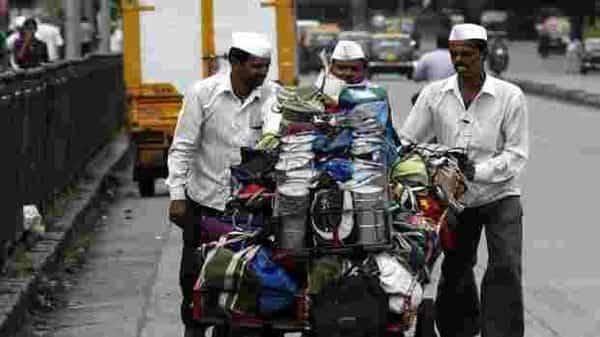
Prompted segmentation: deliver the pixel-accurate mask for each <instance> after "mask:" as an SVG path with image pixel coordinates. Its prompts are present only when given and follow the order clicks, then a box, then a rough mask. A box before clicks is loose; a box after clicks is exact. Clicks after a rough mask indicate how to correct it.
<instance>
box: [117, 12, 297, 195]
mask: <svg viewBox="0 0 600 337" xmlns="http://www.w3.org/2000/svg"><path fill="white" fill-rule="evenodd" d="M121 10H122V16H123V58H124V60H123V61H124V69H123V70H124V78H125V82H126V85H127V95H128V128H129V132H130V134H131V139H132V141H133V142H134V144H135V149H136V160H135V165H134V172H133V177H134V180H135V181H137V183H138V187H139V192H140V194H141V195H142V196H152V195H154V192H155V180H156V179H157V178H165V177H167V175H168V169H167V154H168V149H169V146H170V145H171V141H172V139H173V131H174V128H175V125H176V122H177V116H178V114H179V111H180V109H181V105H182V98H183V95H182V94H183V92H184V91H185V90H186V88H187V87H189V86H190V85H192V83H193V82H194V81H196V80H198V79H200V78H202V77H207V76H210V75H212V74H214V73H215V72H217V71H226V70H227V64H226V62H224V58H223V55H225V54H226V53H227V50H228V48H229V45H230V44H231V33H232V32H234V31H255V32H261V33H264V34H266V35H267V36H269V37H270V38H271V40H272V43H273V45H274V46H276V50H277V52H276V53H274V55H273V62H272V66H271V70H270V74H269V77H270V78H271V79H273V80H278V81H280V82H281V83H283V84H293V83H295V82H296V76H297V70H296V26H295V22H296V19H295V5H294V1H293V0H271V1H267V0H264V1H260V2H257V1H239V0H218V1H217V0H195V1H178V2H177V4H175V3H174V2H173V1H172V0H121ZM181 13H186V15H181ZM197 27H200V29H197ZM219 63H222V64H221V66H220V67H219Z"/></svg>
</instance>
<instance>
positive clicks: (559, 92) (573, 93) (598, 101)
mask: <svg viewBox="0 0 600 337" xmlns="http://www.w3.org/2000/svg"><path fill="white" fill-rule="evenodd" d="M504 79H505V80H506V81H508V82H511V83H514V84H516V85H518V86H519V87H521V89H522V90H523V91H524V92H527V93H530V94H534V95H539V96H544V97H549V98H553V99H559V100H562V101H566V102H569V103H575V104H581V105H587V106H591V107H593V108H600V94H594V93H591V92H588V91H584V90H576V89H565V88H561V87H558V86H556V85H554V84H548V83H540V82H535V81H531V80H523V79H517V78H510V77H505V78H504Z"/></svg>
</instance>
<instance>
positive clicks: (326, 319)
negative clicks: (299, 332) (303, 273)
mask: <svg viewBox="0 0 600 337" xmlns="http://www.w3.org/2000/svg"><path fill="white" fill-rule="evenodd" d="M310 310H311V315H310V317H311V321H312V326H313V327H314V332H315V337H338V336H339V337H342V336H343V337H353V336H356V337H365V336H369V337H380V336H384V335H385V333H386V326H387V318H388V313H389V309H388V297H387V295H386V294H385V293H384V292H383V290H382V289H381V287H380V285H379V279H378V277H377V276H375V275H373V274H369V273H366V272H364V271H362V270H360V269H359V271H358V272H356V273H353V274H350V275H348V274H346V275H345V276H342V277H341V278H339V279H338V280H336V281H333V282H330V283H329V284H328V285H326V286H325V287H324V288H323V289H322V290H321V292H320V293H319V294H318V295H317V296H314V298H313V301H312V305H311V308H310Z"/></svg>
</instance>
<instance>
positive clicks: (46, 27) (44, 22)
mask: <svg viewBox="0 0 600 337" xmlns="http://www.w3.org/2000/svg"><path fill="white" fill-rule="evenodd" d="M37 23H38V29H37V32H36V34H35V36H36V37H37V38H38V39H40V40H41V41H43V42H44V43H46V47H47V48H48V59H49V60H50V62H54V61H57V60H58V59H60V55H62V48H63V47H64V45H65V41H64V40H63V37H62V34H61V33H60V28H59V27H57V26H55V25H53V24H52V23H50V20H48V18H44V17H40V18H39V19H38V20H37Z"/></svg>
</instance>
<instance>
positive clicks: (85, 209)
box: [0, 133, 130, 336]
mask: <svg viewBox="0 0 600 337" xmlns="http://www.w3.org/2000/svg"><path fill="white" fill-rule="evenodd" d="M129 149H130V141H129V137H128V135H127V134H126V133H121V134H119V135H118V136H117V137H116V138H115V139H114V140H113V141H112V142H111V143H109V144H107V145H106V146H105V147H104V148H102V149H101V150H100V151H99V152H98V153H97V154H96V155H95V157H94V158H92V160H91V161H90V162H89V163H88V164H87V166H86V168H85V170H84V172H85V174H84V175H83V176H85V179H82V180H81V181H79V182H78V183H77V190H78V191H79V193H78V194H77V195H76V196H74V197H72V198H70V199H69V200H67V202H66V205H65V207H64V214H63V215H62V216H61V217H60V219H57V221H56V222H54V224H53V226H52V227H53V228H54V229H55V231H53V232H48V233H45V234H44V236H43V238H42V240H40V241H38V242H37V243H36V244H35V246H34V247H33V248H32V249H31V251H30V252H28V254H29V256H30V258H31V262H32V272H31V274H29V275H27V276H24V277H12V276H0V336H10V335H12V334H14V333H16V332H17V330H18V329H19V327H20V326H21V325H22V324H23V322H24V320H25V318H26V315H27V311H28V308H29V307H30V306H31V303H32V301H33V300H34V297H35V294H36V287H37V285H38V283H39V281H40V279H41V278H42V276H43V274H44V273H45V272H47V271H51V270H53V269H55V268H56V266H57V265H59V264H60V263H61V258H60V256H61V255H62V254H63V252H64V250H65V248H66V247H67V246H68V245H69V244H70V243H71V242H73V241H74V240H75V239H76V237H77V232H78V231H79V230H82V228H85V227H86V225H88V224H90V223H91V222H92V221H93V219H94V217H95V216H98V214H96V213H97V210H98V207H96V206H97V204H98V202H99V201H100V199H101V197H100V196H101V194H102V192H103V189H104V186H105V185H106V184H105V183H106V181H107V178H108V177H109V174H110V172H111V171H112V170H113V169H114V168H116V167H118V165H119V164H120V163H121V161H122V160H123V159H124V158H125V157H126V154H127V153H128V151H129Z"/></svg>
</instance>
